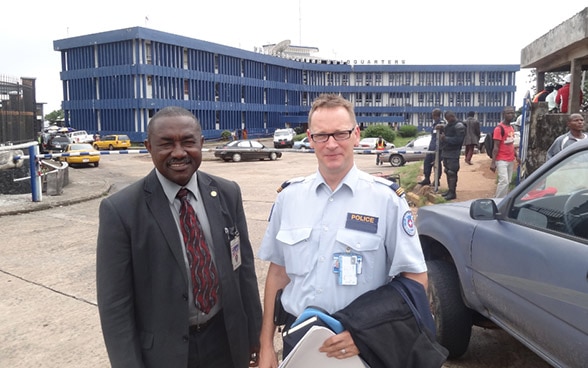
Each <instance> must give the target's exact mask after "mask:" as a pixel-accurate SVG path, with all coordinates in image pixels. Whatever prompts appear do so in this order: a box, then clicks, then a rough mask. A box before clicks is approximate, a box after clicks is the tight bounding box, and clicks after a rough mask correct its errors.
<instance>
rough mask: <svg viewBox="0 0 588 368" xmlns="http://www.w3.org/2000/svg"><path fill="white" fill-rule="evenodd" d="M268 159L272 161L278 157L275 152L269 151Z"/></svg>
mask: <svg viewBox="0 0 588 368" xmlns="http://www.w3.org/2000/svg"><path fill="white" fill-rule="evenodd" d="M269 159H270V160H272V161H276V160H277V159H278V154H277V153H275V152H271V153H270V154H269Z"/></svg>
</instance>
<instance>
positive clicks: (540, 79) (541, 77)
mask: <svg viewBox="0 0 588 368" xmlns="http://www.w3.org/2000/svg"><path fill="white" fill-rule="evenodd" d="M536 76H537V93H539V92H541V91H543V90H544V89H545V72H539V71H536ZM531 98H533V96H531Z"/></svg>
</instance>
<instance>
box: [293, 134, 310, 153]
mask: <svg viewBox="0 0 588 368" xmlns="http://www.w3.org/2000/svg"><path fill="white" fill-rule="evenodd" d="M293 148H294V149H299V150H303V151H304V150H308V149H310V142H309V141H308V137H304V138H303V139H301V140H299V141H296V142H294V147H293Z"/></svg>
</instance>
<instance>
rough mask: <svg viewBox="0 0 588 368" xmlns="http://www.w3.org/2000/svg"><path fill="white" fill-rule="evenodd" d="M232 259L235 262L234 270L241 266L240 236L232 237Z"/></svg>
mask: <svg viewBox="0 0 588 368" xmlns="http://www.w3.org/2000/svg"><path fill="white" fill-rule="evenodd" d="M230 244H231V245H230V246H231V261H232V262H233V271H235V270H236V269H237V268H239V266H241V243H240V238H239V236H236V237H234V238H233V239H231V243H230Z"/></svg>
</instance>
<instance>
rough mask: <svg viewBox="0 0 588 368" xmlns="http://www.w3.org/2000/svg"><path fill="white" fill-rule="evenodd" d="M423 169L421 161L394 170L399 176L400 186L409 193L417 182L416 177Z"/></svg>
mask: <svg viewBox="0 0 588 368" xmlns="http://www.w3.org/2000/svg"><path fill="white" fill-rule="evenodd" d="M422 167H423V164H422V161H420V162H419V163H414V164H411V165H404V166H401V167H399V168H398V169H397V170H396V173H397V174H399V175H400V184H401V186H402V187H403V188H404V190H406V191H411V190H412V189H413V188H414V187H415V186H416V184H417V182H418V176H419V175H420V173H421V168H422Z"/></svg>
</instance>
